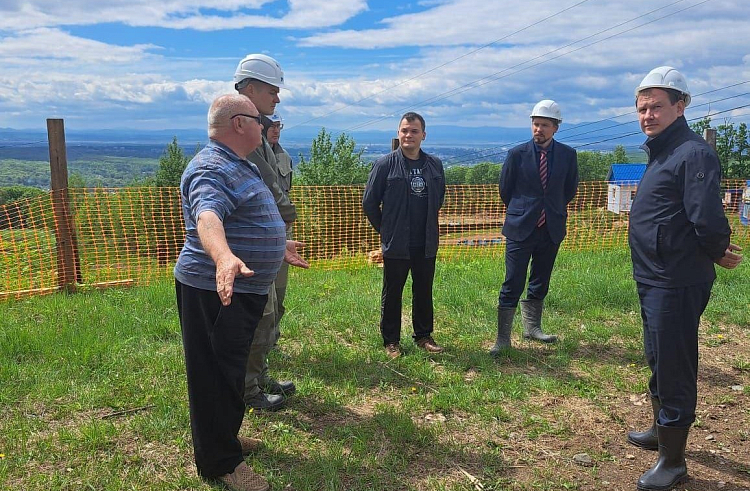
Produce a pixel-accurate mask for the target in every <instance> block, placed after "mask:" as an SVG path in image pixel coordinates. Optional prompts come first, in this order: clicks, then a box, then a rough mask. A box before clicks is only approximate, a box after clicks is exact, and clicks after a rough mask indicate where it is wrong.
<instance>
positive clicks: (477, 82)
mask: <svg viewBox="0 0 750 491" xmlns="http://www.w3.org/2000/svg"><path fill="white" fill-rule="evenodd" d="M684 1H685V0H676V1H675V2H672V3H670V4H668V5H665V6H663V7H659V8H658V9H654V10H651V11H649V12H646V13H645V14H641V15H638V16H636V17H634V18H632V19H630V20H627V21H625V22H621V23H619V24H616V25H614V26H612V27H608V28H607V29H603V30H601V31H599V32H597V33H594V34H591V35H589V36H585V37H583V38H581V39H578V40H576V41H573V42H571V43H568V44H566V45H565V46H561V47H559V48H556V49H553V50H551V51H548V52H546V53H543V54H541V55H539V56H536V57H534V58H531V59H530V60H526V61H524V62H521V63H518V64H516V65H513V66H510V67H507V68H505V69H503V70H500V71H498V72H495V73H493V74H491V75H488V76H486V77H482V78H479V79H477V80H474V81H472V82H469V83H467V84H464V85H462V86H460V87H457V88H455V89H452V90H449V91H446V92H443V93H441V94H438V95H436V96H434V97H431V98H429V99H426V100H423V101H420V102H417V103H416V104H414V105H411V106H408V107H405V108H402V109H401V110H400V111H397V112H404V111H406V110H409V109H411V108H415V107H421V106H423V105H425V104H427V103H434V102H437V101H440V100H443V99H447V98H449V97H452V96H454V95H458V94H462V93H464V92H466V91H469V90H473V89H475V88H478V87H482V86H484V85H487V84H489V83H492V82H496V81H497V80H500V79H503V78H506V77H509V76H511V75H515V74H517V73H519V72H522V71H524V70H528V69H529V68H534V67H537V66H539V65H542V64H544V63H548V62H550V61H553V60H556V59H558V58H562V57H563V56H567V55H569V54H571V53H575V52H577V51H580V50H582V49H585V48H588V47H591V46H594V45H596V44H599V43H602V42H604V41H608V40H610V39H612V38H615V37H617V36H620V35H622V34H625V33H627V32H631V31H634V30H636V29H639V28H641V27H643V26H646V25H649V24H653V23H654V22H657V21H659V20H663V19H665V18H668V17H671V16H674V15H676V14H679V13H681V12H684V11H686V10H689V9H692V8H695V7H697V6H699V5H702V4H704V3H708V2H709V1H711V0H702V1H700V2H698V3H696V4H693V5H690V6H688V7H685V8H683V9H680V10H677V11H675V12H671V13H669V14H668V15H664V16H661V17H657V18H655V19H652V20H650V21H648V22H644V23H642V24H639V25H637V26H635V27H632V28H630V29H626V30H624V31H621V32H618V33H615V34H613V35H611V36H608V37H605V38H603V39H600V40H597V41H594V42H591V43H589V44H585V45H583V46H580V47H578V48H575V49H572V50H570V51H567V52H565V53H562V54H559V55H557V56H554V57H552V58H549V59H544V60H542V61H539V62H538V63H534V64H529V63H531V62H533V61H535V60H539V59H541V58H545V57H547V56H548V55H550V54H552V53H556V52H558V51H561V50H563V49H565V48H568V47H571V46H573V45H575V44H578V43H580V42H582V41H585V40H587V39H591V38H593V37H596V36H599V35H600V34H603V33H605V32H608V31H611V30H613V29H616V28H618V27H621V26H623V25H626V24H629V23H631V22H634V21H636V20H638V19H640V18H643V17H646V16H648V15H651V14H653V13H655V12H658V11H660V10H664V9H666V8H668V7H672V6H674V5H677V4H678V3H682V2H684ZM527 64H529V65H528V66H524V65H527ZM519 67H522V68H519ZM514 68H518V70H516V71H514V72H512V73H507V74H505V75H501V74H503V73H505V72H508V71H510V70H512V69H514ZM392 116H393V112H392V113H391V114H389V115H388V116H382V117H380V118H376V119H373V120H370V121H366V122H364V123H360V124H359V125H355V126H353V127H350V128H349V129H347V130H345V131H353V130H357V129H360V128H364V127H366V126H369V125H371V124H374V123H376V122H379V121H382V120H385V119H388V118H390V117H392Z"/></svg>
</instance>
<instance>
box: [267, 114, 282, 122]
mask: <svg viewBox="0 0 750 491" xmlns="http://www.w3.org/2000/svg"><path fill="white" fill-rule="evenodd" d="M268 119H270V120H271V122H272V123H281V122H282V121H284V120H283V119H282V117H281V116H280V115H279V113H273V114H272V115H270V116H268Z"/></svg>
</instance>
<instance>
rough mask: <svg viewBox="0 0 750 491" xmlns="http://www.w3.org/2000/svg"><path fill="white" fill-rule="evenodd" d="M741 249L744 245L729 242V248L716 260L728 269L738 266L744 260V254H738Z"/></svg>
mask: <svg viewBox="0 0 750 491" xmlns="http://www.w3.org/2000/svg"><path fill="white" fill-rule="evenodd" d="M741 250H742V247H740V246H738V245H737V244H729V247H727V250H726V251H724V255H723V256H721V257H720V258H719V259H717V260H716V264H718V265H719V266H721V267H722V268H726V269H734V268H736V267H737V265H738V264H740V263H741V262H742V254H737V253H738V252H740V251H741Z"/></svg>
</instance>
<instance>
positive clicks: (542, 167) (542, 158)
mask: <svg viewBox="0 0 750 491" xmlns="http://www.w3.org/2000/svg"><path fill="white" fill-rule="evenodd" d="M539 177H540V178H541V180H542V189H544V190H545V191H546V190H547V150H540V152H539ZM546 221H547V216H546V214H545V213H544V205H542V213H541V214H540V215H539V220H537V222H536V226H537V227H541V226H542V225H544V222H546Z"/></svg>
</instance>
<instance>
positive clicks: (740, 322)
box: [0, 252, 750, 491]
mask: <svg viewBox="0 0 750 491" xmlns="http://www.w3.org/2000/svg"><path fill="white" fill-rule="evenodd" d="M747 272H748V265H747V264H743V265H741V266H740V268H739V269H738V270H736V271H733V272H726V271H720V276H719V280H718V281H717V283H716V285H715V287H714V298H713V300H712V302H711V303H710V304H709V307H708V310H707V312H706V314H705V316H704V326H703V327H702V345H701V350H702V351H701V355H702V364H703V367H704V368H703V370H704V371H703V372H702V374H703V373H706V372H707V373H708V377H709V378H708V380H707V382H708V384H707V383H706V380H702V381H701V394H702V399H701V403H700V404H699V406H700V407H699V421H698V422H697V423H696V429H695V430H694V431H693V434H694V435H695V439H694V440H691V443H692V444H691V448H697V447H701V448H703V446H705V451H706V452H709V451H718V455H719V456H721V458H724V459H725V461H724V463H725V467H724V468H721V466H719V465H715V466H711V465H705V466H702V467H701V465H702V464H701V463H700V461H698V463H695V462H692V461H690V462H689V466H691V471H692V472H696V469H697V471H698V472H699V478H698V479H695V480H693V481H691V482H692V483H693V484H692V485H693V486H695V487H686V488H684V489H696V490H697V489H717V488H715V487H711V486H718V484H716V483H718V482H723V483H724V485H723V487H722V489H728V490H730V491H731V490H739V489H745V488H750V461H749V457H748V455H750V448H749V447H748V443H747V440H748V438H750V423H749V420H750V414H749V411H750V410H749V409H748V407H750V406H748V404H747V401H748V397H749V396H750V347H749V345H748V343H747V342H746V340H745V339H744V337H745V336H746V335H747V333H748V332H747V326H748V325H749V324H750V309H748V306H749V305H750V289H749V288H748V286H749V285H748V282H747ZM503 275H504V270H503V266H502V264H498V263H496V262H492V261H486V260H475V261H465V262H451V263H445V262H438V269H437V275H436V281H435V306H436V332H435V337H436V339H437V340H438V342H440V343H441V344H444V345H445V346H446V347H447V352H446V353H445V354H443V355H436V356H432V357H431V356H428V355H426V354H425V353H423V352H421V351H418V350H417V349H416V348H415V347H414V346H413V344H412V343H411V342H410V341H409V336H410V333H411V328H410V323H409V320H408V317H409V316H408V314H409V310H410V309H409V308H408V307H407V308H406V309H405V312H404V329H403V335H402V344H403V346H404V349H405V351H406V353H405V356H403V357H402V358H400V359H398V360H394V361H389V360H388V358H387V357H386V356H385V354H384V353H383V352H382V348H381V339H380V335H379V332H378V328H377V325H378V312H379V298H380V286H381V271H380V270H379V269H377V268H372V267H368V268H361V269H353V270H348V271H336V272H329V271H315V270H309V271H294V272H293V276H292V278H291V279H290V288H289V295H288V312H287V316H286V317H285V319H284V322H283V327H282V340H281V349H280V350H279V351H276V352H273V353H272V358H271V367H272V371H273V372H274V374H275V375H276V376H277V377H279V378H289V379H293V380H295V382H296V383H297V387H298V394H297V395H296V396H295V397H294V398H293V399H292V400H291V401H290V403H289V405H288V407H287V408H286V409H285V410H283V411H281V412H278V413H273V414H261V413H250V414H248V416H247V417H246V418H245V423H244V425H243V430H242V432H243V434H246V435H254V436H260V437H261V438H263V440H264V441H265V442H266V446H265V448H264V449H263V450H261V451H260V452H258V453H257V454H255V455H253V456H251V457H250V458H249V460H248V461H249V463H250V464H251V465H252V466H253V467H254V468H255V469H256V470H257V471H258V472H260V473H262V474H263V475H265V476H267V477H268V478H269V479H270V481H271V482H272V485H273V488H274V489H294V490H298V491H302V490H331V491H333V490H349V491H364V490H394V491H395V490H436V491H437V490H459V491H462V490H465V491H469V490H476V489H480V488H478V487H477V485H476V484H475V483H473V482H472V477H473V478H476V479H477V480H478V482H481V484H482V485H483V489H484V490H506V489H507V490H544V489H548V490H559V489H576V490H581V491H584V490H594V489H603V488H606V489H611V490H619V489H623V490H624V489H633V488H634V485H633V484H634V482H635V480H636V479H637V478H638V476H639V475H640V473H641V472H643V470H645V469H647V468H648V467H649V466H650V464H651V462H652V461H653V458H654V453H651V452H640V451H638V450H635V449H633V448H627V445H626V444H625V443H624V440H625V438H624V433H625V432H626V431H627V430H628V429H632V428H633V427H635V426H644V425H646V424H648V412H649V411H650V409H648V406H647V405H644V404H643V401H644V400H645V399H644V391H645V386H646V380H647V376H648V367H646V366H645V365H644V362H643V357H642V352H641V349H642V346H641V334H640V315H639V313H638V302H637V297H636V293H635V286H634V284H633V282H632V279H631V277H630V263H629V258H628V255H627V253H626V252H602V253H595V254H584V253H578V254H576V253H563V254H561V256H560V257H559V259H558V265H557V268H556V271H555V273H554V275H553V284H552V289H551V293H550V295H549V297H548V300H547V309H546V310H545V316H544V323H545V329H546V330H547V331H548V332H555V333H558V334H560V335H561V336H562V342H561V343H559V344H558V345H556V346H541V345H537V344H531V343H527V342H523V341H521V339H520V338H521V336H520V331H521V328H520V319H517V321H516V326H515V329H514V334H513V343H514V346H515V347H516V349H514V350H513V351H512V352H510V353H509V354H508V355H507V356H505V357H503V358H502V359H500V360H493V359H492V358H490V357H489V356H488V354H487V351H488V349H489V347H490V346H491V345H492V342H493V340H494V329H495V328H494V326H495V315H496V313H495V312H496V304H497V293H498V289H499V287H500V283H501V282H502V279H503ZM407 292H408V285H407ZM405 297H406V302H407V303H408V298H410V295H409V294H408V293H407V294H406V295H405ZM705 367H708V368H705ZM702 376H703V375H702ZM721 377H723V378H721ZM730 387H733V388H730ZM738 387H739V388H738ZM717 414H721V415H723V416H721V417H719V416H717ZM724 416H725V417H724ZM712 417H713V419H712ZM717 417H718V418H719V419H716V418H717ZM724 419H726V421H728V422H727V423H726V425H725V429H724V430H723V431H719V429H718V426H717V425H720V423H721V421H723V420H724ZM706 431H711V432H713V433H712V434H713V435H714V439H713V440H703V438H704V435H703V433H701V432H706ZM696 442H697V443H696ZM698 451H699V450H696V452H698ZM700 451H702V450H700ZM581 453H585V454H586V455H588V457H590V459H591V462H590V463H587V462H584V464H585V465H578V464H576V463H575V462H574V460H573V457H574V456H575V455H577V454H581ZM697 455H698V456H699V457H700V456H701V455H702V454H697ZM714 457H715V455H713V454H710V455H708V457H706V460H707V461H709V460H710V459H713V458H714ZM696 458H697V457H696ZM711 462H712V461H711ZM727 462H728V463H727ZM722 469H724V470H722ZM470 476H471V477H470ZM701 476H703V477H701ZM0 489H11V490H25V491H36V490H50V489H52V490H71V491H72V490H81V489H95V490H102V491H104V490H106V491H109V490H154V491H156V490H165V489H166V490H208V489H211V486H209V485H208V484H206V483H204V482H202V481H201V480H200V479H199V478H198V477H197V475H196V473H195V470H194V467H193V463H192V447H191V443H190V428H189V418H188V410H187V395H186V389H185V376H184V365H183V360H182V346H181V339H180V334H179V324H178V321H177V314H176V309H175V306H174V292H173V285H172V284H171V283H170V282H165V283H162V284H158V285H156V286H153V287H150V288H137V289H132V290H109V291H102V292H89V293H82V294H78V295H75V296H64V295H54V296H48V297H40V298H35V299H30V300H25V301H21V302H7V303H3V304H0Z"/></svg>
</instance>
